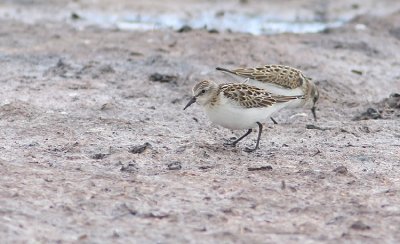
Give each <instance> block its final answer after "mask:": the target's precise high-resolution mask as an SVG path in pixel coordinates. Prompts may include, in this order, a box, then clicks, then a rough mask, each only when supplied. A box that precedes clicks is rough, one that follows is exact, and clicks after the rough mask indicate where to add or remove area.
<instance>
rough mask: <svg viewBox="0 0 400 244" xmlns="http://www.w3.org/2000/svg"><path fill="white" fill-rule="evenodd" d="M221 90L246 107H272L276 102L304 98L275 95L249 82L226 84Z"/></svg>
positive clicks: (302, 97)
mask: <svg viewBox="0 0 400 244" xmlns="http://www.w3.org/2000/svg"><path fill="white" fill-rule="evenodd" d="M219 92H220V93H222V94H223V95H224V96H225V97H226V98H228V99H231V100H232V101H234V102H236V103H238V104H239V105H240V106H243V107H245V108H262V107H270V106H272V105H273V104H275V103H284V102H288V101H291V100H294V99H304V96H275V95H273V94H271V93H269V92H268V91H266V90H263V89H260V88H258V87H255V86H249V85H247V84H234V83H230V84H224V85H221V86H220V87H219Z"/></svg>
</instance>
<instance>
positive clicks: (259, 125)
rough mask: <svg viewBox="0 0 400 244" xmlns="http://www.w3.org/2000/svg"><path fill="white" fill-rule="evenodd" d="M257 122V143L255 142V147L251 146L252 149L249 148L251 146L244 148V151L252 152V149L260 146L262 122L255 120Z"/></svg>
mask: <svg viewBox="0 0 400 244" xmlns="http://www.w3.org/2000/svg"><path fill="white" fill-rule="evenodd" d="M257 124H258V137H257V144H256V147H255V148H253V149H251V148H246V149H245V151H246V152H253V151H255V150H257V149H258V148H260V147H259V145H260V139H261V133H262V128H263V126H262V124H261V123H260V122H257Z"/></svg>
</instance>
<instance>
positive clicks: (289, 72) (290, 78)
mask: <svg viewBox="0 0 400 244" xmlns="http://www.w3.org/2000/svg"><path fill="white" fill-rule="evenodd" d="M217 69H218V70H222V71H226V72H229V73H232V74H235V75H238V76H241V77H244V78H249V79H253V80H257V81H260V82H265V83H272V84H275V85H278V86H281V87H284V88H288V89H294V88H297V87H301V86H302V85H303V83H304V82H305V81H306V80H307V78H306V77H305V76H304V75H303V73H302V72H301V71H300V70H297V69H295V68H292V67H289V66H284V65H275V64H273V65H265V66H262V67H256V68H239V69H234V70H228V69H224V68H217Z"/></svg>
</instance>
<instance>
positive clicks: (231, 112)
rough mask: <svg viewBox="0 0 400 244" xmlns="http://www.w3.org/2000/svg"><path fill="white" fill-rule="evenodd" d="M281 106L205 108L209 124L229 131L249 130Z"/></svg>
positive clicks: (222, 106) (224, 105)
mask: <svg viewBox="0 0 400 244" xmlns="http://www.w3.org/2000/svg"><path fill="white" fill-rule="evenodd" d="M280 107H281V106H279V105H278V106H276V107H275V106H274V107H268V108H241V107H237V106H235V105H232V104H223V105H219V106H213V107H206V113H207V116H208V117H209V119H210V120H211V122H213V123H215V124H218V125H221V126H223V127H225V128H228V129H231V130H238V129H250V128H254V127H256V126H257V123H256V122H260V123H262V122H263V121H264V120H266V119H267V118H269V116H270V115H271V114H272V113H274V112H275V111H277V110H278V109H280Z"/></svg>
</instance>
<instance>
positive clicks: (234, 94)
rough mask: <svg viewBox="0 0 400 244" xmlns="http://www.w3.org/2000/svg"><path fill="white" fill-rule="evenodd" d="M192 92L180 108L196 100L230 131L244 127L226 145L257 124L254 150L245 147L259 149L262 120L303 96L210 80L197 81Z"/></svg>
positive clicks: (216, 122)
mask: <svg viewBox="0 0 400 244" xmlns="http://www.w3.org/2000/svg"><path fill="white" fill-rule="evenodd" d="M192 92H193V97H192V98H191V99H190V101H189V102H188V103H187V105H186V106H185V107H184V109H183V110H185V109H187V108H188V107H189V106H190V105H192V104H193V103H195V102H197V103H198V104H199V105H200V106H202V107H203V108H204V110H205V112H206V114H207V116H208V118H209V119H210V120H211V122H213V123H215V124H218V125H221V126H223V127H225V128H228V129H231V130H239V129H247V132H246V133H245V134H244V135H243V136H241V137H239V138H238V139H237V140H235V141H233V142H232V143H229V145H232V146H236V144H237V143H238V142H239V141H241V140H242V139H243V138H245V137H246V136H248V135H249V134H250V133H251V132H252V130H253V128H254V127H257V126H258V129H259V130H258V137H257V143H256V146H255V147H254V148H253V149H250V148H246V151H247V152H251V151H254V150H256V149H258V148H259V144H260V138H261V132H262V129H263V126H262V124H261V122H262V121H264V120H265V119H266V118H268V116H270V115H271V114H273V113H275V112H276V111H279V110H280V109H282V108H284V107H286V106H290V105H291V103H296V102H298V101H302V100H304V98H305V97H304V96H303V95H294V96H282V95H273V94H272V93H270V92H268V91H267V90H265V89H261V88H258V87H255V86H251V85H248V84H244V83H239V84H238V83H226V84H220V85H218V84H216V83H215V82H213V81H209V80H204V81H200V82H198V83H197V84H196V85H195V86H194V87H193V90H192Z"/></svg>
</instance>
